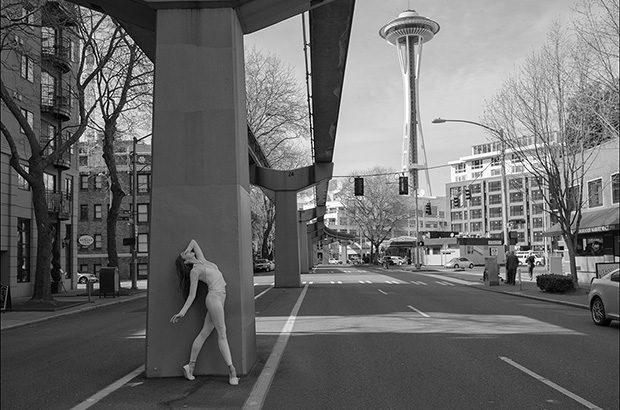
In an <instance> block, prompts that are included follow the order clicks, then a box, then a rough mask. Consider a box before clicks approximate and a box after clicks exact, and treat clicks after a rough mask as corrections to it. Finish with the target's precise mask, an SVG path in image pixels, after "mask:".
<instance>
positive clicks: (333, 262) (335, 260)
mask: <svg viewBox="0 0 620 410" xmlns="http://www.w3.org/2000/svg"><path fill="white" fill-rule="evenodd" d="M329 263H330V265H338V264H341V263H342V261H341V260H340V259H335V258H329Z"/></svg>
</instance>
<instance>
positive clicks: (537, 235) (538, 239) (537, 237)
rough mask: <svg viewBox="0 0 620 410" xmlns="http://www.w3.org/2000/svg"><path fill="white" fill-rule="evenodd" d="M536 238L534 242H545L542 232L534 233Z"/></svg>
mask: <svg viewBox="0 0 620 410" xmlns="http://www.w3.org/2000/svg"><path fill="white" fill-rule="evenodd" d="M533 236H534V238H533V240H534V242H542V241H543V236H542V231H534V234H533Z"/></svg>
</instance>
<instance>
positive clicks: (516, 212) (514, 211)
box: [510, 205, 523, 216]
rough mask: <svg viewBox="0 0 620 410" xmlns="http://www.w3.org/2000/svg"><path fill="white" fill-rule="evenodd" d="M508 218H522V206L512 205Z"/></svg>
mask: <svg viewBox="0 0 620 410" xmlns="http://www.w3.org/2000/svg"><path fill="white" fill-rule="evenodd" d="M510 216H523V205H514V206H511V207H510Z"/></svg>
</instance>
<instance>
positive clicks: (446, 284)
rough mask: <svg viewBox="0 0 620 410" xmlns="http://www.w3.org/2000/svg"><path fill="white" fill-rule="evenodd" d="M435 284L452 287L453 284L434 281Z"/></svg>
mask: <svg viewBox="0 0 620 410" xmlns="http://www.w3.org/2000/svg"><path fill="white" fill-rule="evenodd" d="M435 283H438V284H440V285H441V286H454V283H450V282H440V281H435Z"/></svg>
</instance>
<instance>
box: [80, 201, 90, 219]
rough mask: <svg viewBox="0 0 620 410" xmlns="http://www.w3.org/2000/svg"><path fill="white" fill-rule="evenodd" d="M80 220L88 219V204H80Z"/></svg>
mask: <svg viewBox="0 0 620 410" xmlns="http://www.w3.org/2000/svg"><path fill="white" fill-rule="evenodd" d="M80 221H88V205H80Z"/></svg>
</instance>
